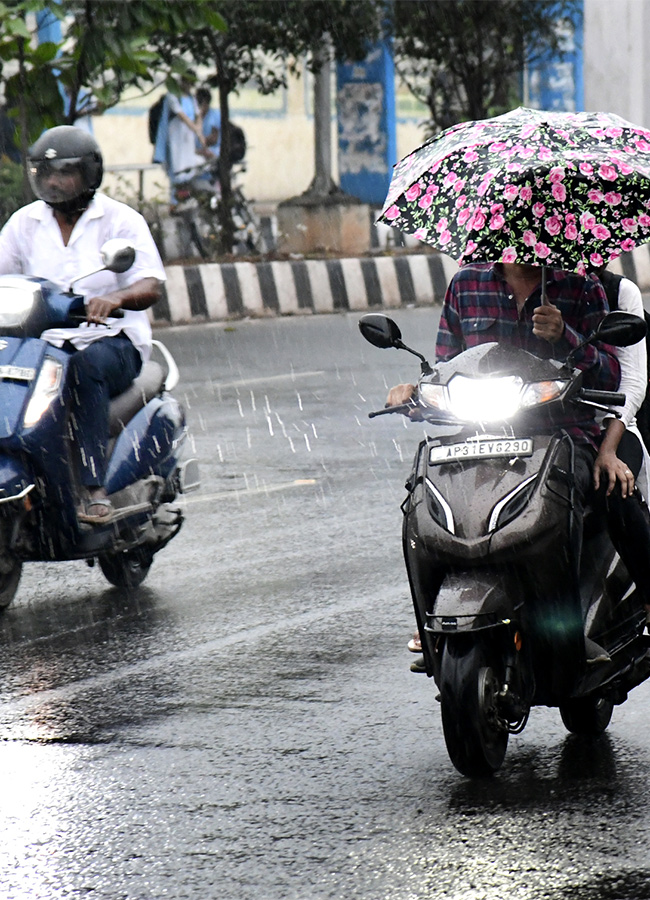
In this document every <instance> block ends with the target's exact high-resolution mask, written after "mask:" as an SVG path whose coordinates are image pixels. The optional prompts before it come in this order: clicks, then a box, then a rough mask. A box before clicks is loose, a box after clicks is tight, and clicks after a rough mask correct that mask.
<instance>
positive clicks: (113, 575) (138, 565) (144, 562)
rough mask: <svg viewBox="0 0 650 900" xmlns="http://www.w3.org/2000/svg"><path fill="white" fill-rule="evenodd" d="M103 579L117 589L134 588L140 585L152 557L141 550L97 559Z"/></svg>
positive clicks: (127, 551) (109, 554)
mask: <svg viewBox="0 0 650 900" xmlns="http://www.w3.org/2000/svg"><path fill="white" fill-rule="evenodd" d="M98 562H99V567H100V569H101V570H102V572H103V574H104V577H105V578H106V579H107V580H108V581H110V583H111V584H113V585H115V587H119V588H136V587H138V585H140V584H142V582H143V581H144V580H145V578H146V577H147V575H148V574H149V569H150V568H151V563H152V562H153V556H152V555H151V554H150V553H146V552H145V551H142V550H125V551H124V552H123V553H107V554H105V555H104V556H100V557H98Z"/></svg>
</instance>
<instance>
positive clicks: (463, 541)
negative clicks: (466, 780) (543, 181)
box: [359, 312, 650, 777]
mask: <svg viewBox="0 0 650 900" xmlns="http://www.w3.org/2000/svg"><path fill="white" fill-rule="evenodd" d="M359 327H360V329H361V333H362V334H363V336H364V337H365V338H366V340H368V341H370V342H371V343H372V344H374V345H375V346H377V347H381V348H389V347H394V348H398V349H403V350H407V351H408V352H410V353H414V354H415V355H416V356H418V357H419V359H420V360H421V376H420V380H419V383H418V390H417V394H416V396H415V397H414V399H413V401H412V402H411V403H409V404H405V405H404V406H399V407H392V408H387V409H382V410H378V411H377V412H374V413H370V417H373V416H376V415H383V414H386V413H393V412H398V413H400V412H401V413H403V414H405V415H408V416H409V417H410V418H412V419H416V420H417V421H420V422H422V421H424V422H425V423H426V425H427V432H430V433H428V434H427V436H426V438H425V439H424V440H422V441H421V442H420V444H419V446H418V449H417V452H416V454H415V461H414V465H413V470H412V472H411V474H410V476H409V478H408V481H407V483H406V490H407V496H406V499H405V500H404V503H403V504H402V512H403V513H404V519H403V532H402V540H403V550H404V559H405V562H406V570H407V574H408V578H409V584H410V588H411V594H412V599H413V605H414V609H415V618H416V621H417V625H418V628H419V631H420V635H421V638H422V648H423V655H424V660H425V666H426V672H427V675H429V676H430V677H433V678H434V679H435V682H436V684H437V686H438V689H439V692H440V703H441V713H442V725H443V731H444V737H445V743H446V746H447V751H448V753H449V757H450V759H451V761H452V763H453V764H454V766H455V767H456V768H457V769H458V771H460V772H461V773H462V774H464V775H467V776H470V777H478V776H485V775H490V774H492V773H493V772H495V771H497V770H498V769H499V767H500V766H501V764H502V762H503V759H504V757H505V753H506V749H507V745H508V739H509V736H510V735H511V734H518V733H520V732H521V731H522V730H523V729H524V727H525V725H526V723H527V720H528V715H529V712H530V709H531V708H532V707H533V706H538V705H545V706H552V707H559V710H560V714H561V716H562V720H563V722H564V724H565V726H566V727H567V729H568V730H569V731H571V732H573V733H577V734H586V735H597V734H600V733H601V732H603V731H604V730H605V729H606V728H607V726H608V724H609V721H610V718H611V715H612V711H613V707H614V706H615V705H617V704H620V703H623V702H624V701H625V700H626V699H627V696H628V692H629V691H630V690H631V689H632V688H634V687H635V686H637V685H638V684H641V682H643V681H644V680H645V679H646V678H647V677H648V676H649V675H650V638H649V637H648V636H647V635H645V634H644V626H645V611H644V609H643V606H642V604H641V602H640V601H639V600H638V598H637V596H636V592H635V587H634V583H633V582H632V580H631V579H630V577H629V574H628V572H627V570H626V568H625V566H624V564H623V562H622V560H621V559H620V557H619V556H618V554H617V553H616V550H615V549H614V546H613V544H612V542H611V540H610V537H609V534H608V530H607V525H606V522H605V518H604V515H603V514H602V513H600V512H598V511H597V510H595V509H587V510H586V511H585V514H584V517H583V516H580V517H579V516H578V515H577V512H576V504H575V497H574V457H575V452H574V451H575V448H574V444H573V441H572V438H571V437H570V435H569V434H568V433H567V431H566V430H565V429H563V428H562V425H561V423H562V416H563V414H564V413H566V410H567V409H568V408H571V409H573V410H576V409H577V410H580V409H583V410H587V409H588V413H589V415H590V416H591V414H592V410H593V407H596V408H597V409H599V410H609V409H611V407H612V406H616V405H622V404H623V403H624V402H625V397H624V395H623V394H620V393H613V392H605V391H594V390H588V389H586V388H583V387H582V372H581V371H580V370H578V369H577V368H575V367H574V366H573V365H572V360H571V358H569V359H567V360H566V361H565V362H558V361H556V360H552V359H547V360H543V359H539V358H537V357H535V356H533V355H532V354H530V353H527V352H525V351H523V350H518V349H515V348H512V347H506V346H504V345H500V344H495V343H488V344H483V345H480V346H478V347H474V348H471V349H469V350H466V351H465V352H463V353H461V354H459V355H458V356H457V357H455V358H454V359H452V360H450V361H449V362H446V363H440V364H438V365H436V367H435V368H432V367H431V366H430V365H429V363H428V362H427V361H426V359H425V358H424V357H423V356H422V355H421V354H419V353H417V352H416V351H414V350H412V349H411V348H410V347H407V346H406V345H405V344H404V343H403V342H402V339H401V333H400V330H399V328H398V326H397V325H396V323H395V322H394V321H392V320H391V319H389V318H388V317H386V316H383V315H380V314H372V315H366V316H363V317H362V319H361V320H360V322H359ZM645 328H646V326H645V322H644V321H643V320H642V319H639V318H637V317H635V316H631V315H629V314H627V313H621V312H614V313H609V314H608V315H607V316H606V317H605V318H604V319H603V320H602V322H601V323H600V326H599V327H598V329H597V330H596V332H595V333H594V335H592V336H591V338H590V339H589V340H588V341H586V342H585V343H591V342H592V341H594V340H596V339H597V340H601V341H604V342H606V343H609V344H611V345H614V346H627V345H629V344H633V343H636V342H637V341H639V340H642V339H643V337H644V336H645ZM578 518H580V521H578ZM581 536H582V551H581V552H580V551H579V550H578V549H577V548H578V547H579V546H580V537H581ZM578 557H579V559H578ZM585 636H588V637H590V638H591V639H593V640H595V641H596V642H597V643H598V644H600V645H601V646H602V647H604V648H606V650H607V651H608V653H609V655H610V657H611V661H610V662H605V663H599V664H596V665H590V664H589V662H588V660H587V659H586V655H585Z"/></svg>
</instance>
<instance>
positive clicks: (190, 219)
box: [174, 160, 261, 259]
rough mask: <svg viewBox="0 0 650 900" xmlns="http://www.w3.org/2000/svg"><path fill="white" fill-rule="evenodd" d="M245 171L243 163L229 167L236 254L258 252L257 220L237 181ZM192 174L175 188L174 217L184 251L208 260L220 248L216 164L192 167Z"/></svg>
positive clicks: (258, 226) (219, 192) (209, 163)
mask: <svg viewBox="0 0 650 900" xmlns="http://www.w3.org/2000/svg"><path fill="white" fill-rule="evenodd" d="M245 171H246V166H245V165H244V164H243V163H242V164H239V165H235V166H233V167H232V170H231V179H232V217H233V223H234V225H235V235H234V239H235V244H234V247H233V251H234V253H235V254H236V255H246V254H253V253H255V254H257V253H261V249H260V243H261V241H260V239H261V227H260V221H259V218H258V216H257V215H256V213H255V212H254V210H253V209H252V208H251V206H250V204H249V202H248V201H247V199H246V197H245V196H244V192H243V190H242V186H241V183H240V182H239V181H238V179H237V176H239V175H241V174H242V173H244V172H245ZM193 172H194V174H193V175H192V177H191V178H190V179H189V180H188V181H184V182H181V183H180V184H179V185H178V186H177V188H176V197H177V200H178V203H177V206H176V209H175V211H174V215H175V216H176V217H178V218H180V219H181V221H182V223H183V225H184V227H185V229H186V232H187V233H186V238H187V245H188V248H189V246H190V245H194V247H195V248H196V250H197V252H198V254H199V256H200V257H201V258H202V259H210V258H211V257H213V256H215V255H216V254H217V253H218V251H219V249H220V240H219V238H220V233H221V223H220V220H219V206H220V203H221V186H220V184H219V179H218V171H217V163H216V161H215V160H211V161H209V162H207V163H205V164H204V165H202V166H200V167H197V168H195V169H194V170H193Z"/></svg>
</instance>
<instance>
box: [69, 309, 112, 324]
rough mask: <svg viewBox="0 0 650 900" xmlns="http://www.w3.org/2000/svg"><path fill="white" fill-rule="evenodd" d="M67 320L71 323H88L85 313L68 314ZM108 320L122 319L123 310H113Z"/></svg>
mask: <svg viewBox="0 0 650 900" xmlns="http://www.w3.org/2000/svg"><path fill="white" fill-rule="evenodd" d="M68 318H69V319H70V321H71V322H87V321H88V319H87V317H86V314H85V313H69V315H68ZM108 318H109V319H123V318H124V310H123V309H114V310H113V312H112V313H111V314H110V316H109V317H108Z"/></svg>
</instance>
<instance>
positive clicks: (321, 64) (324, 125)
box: [306, 42, 338, 198]
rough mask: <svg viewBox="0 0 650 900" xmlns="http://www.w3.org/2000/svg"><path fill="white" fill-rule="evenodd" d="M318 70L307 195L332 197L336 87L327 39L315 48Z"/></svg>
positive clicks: (336, 189)
mask: <svg viewBox="0 0 650 900" xmlns="http://www.w3.org/2000/svg"><path fill="white" fill-rule="evenodd" d="M314 61H315V62H316V63H317V64H318V69H317V71H316V72H315V73H314V173H315V174H314V179H313V181H312V183H311V184H310V185H309V188H308V189H307V191H306V194H307V195H309V196H310V197H314V198H318V197H328V196H329V195H330V194H334V193H337V191H338V188H337V186H336V184H335V183H334V181H333V180H332V89H331V71H332V63H331V60H330V54H329V46H328V44H327V43H326V42H323V43H322V44H320V45H319V46H318V47H317V48H316V49H315V50H314Z"/></svg>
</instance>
